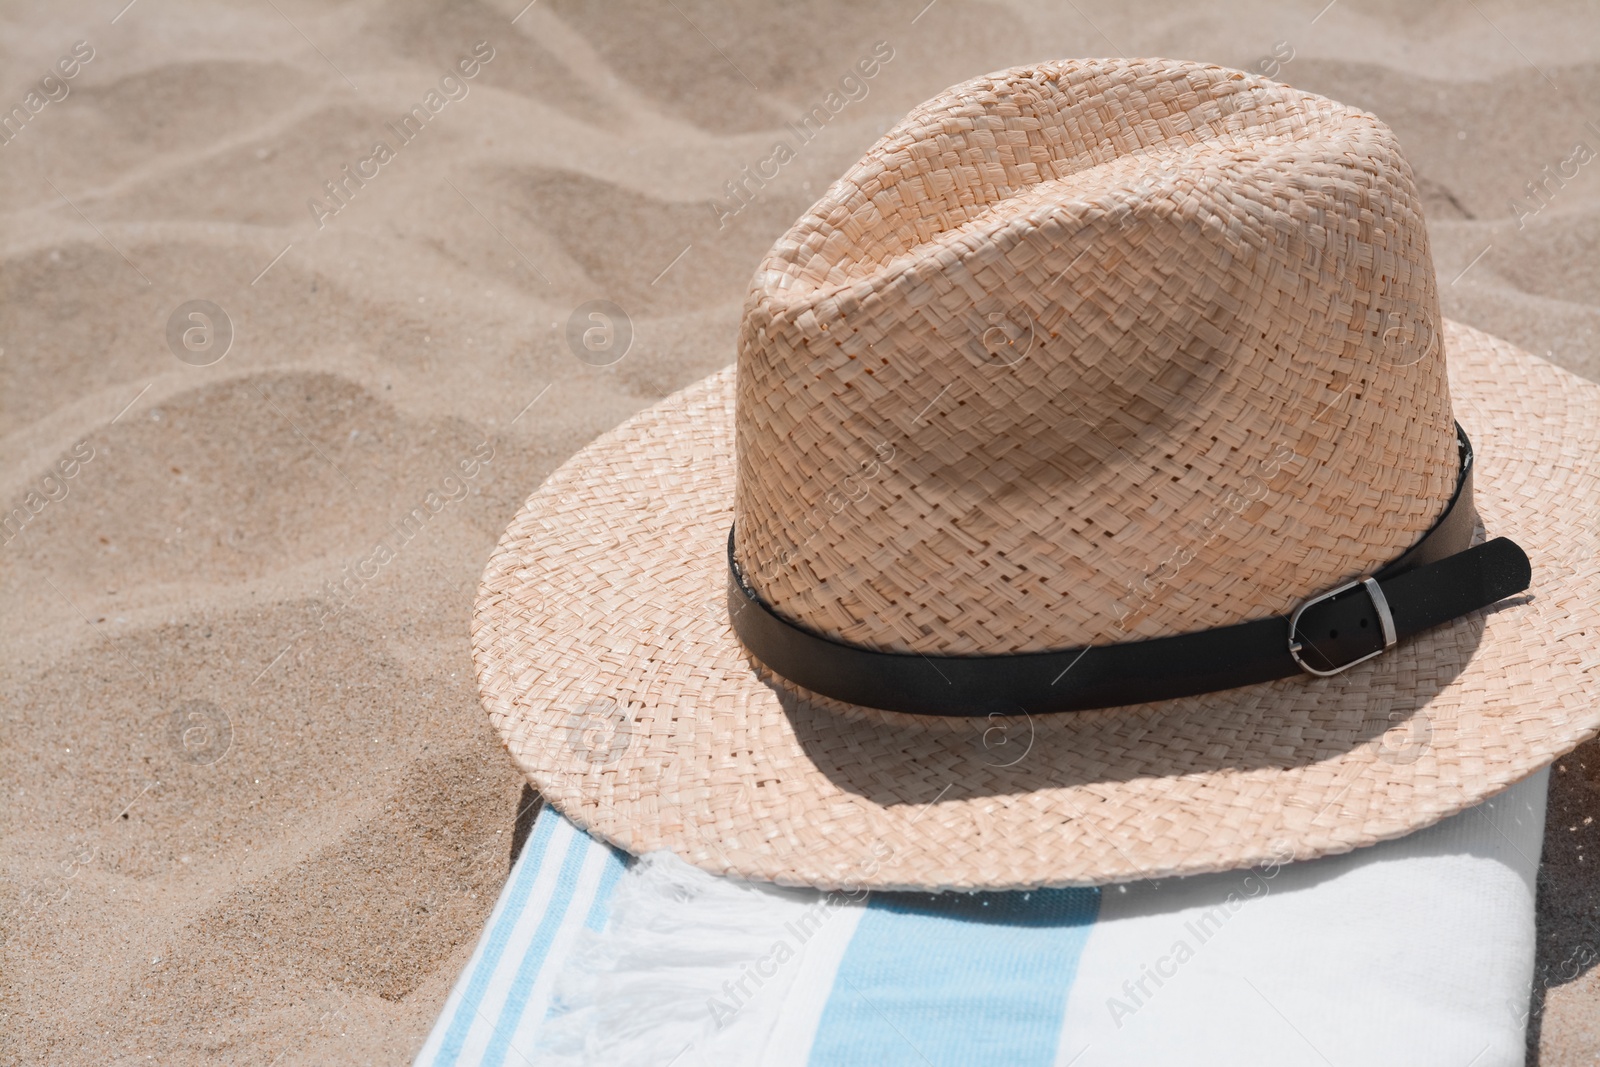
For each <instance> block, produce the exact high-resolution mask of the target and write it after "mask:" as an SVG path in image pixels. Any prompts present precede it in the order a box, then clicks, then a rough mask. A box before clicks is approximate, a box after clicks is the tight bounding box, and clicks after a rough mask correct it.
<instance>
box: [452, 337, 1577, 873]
mask: <svg viewBox="0 0 1600 1067" xmlns="http://www.w3.org/2000/svg"><path fill="white" fill-rule="evenodd" d="M1444 342H1445V348H1446V350H1447V351H1448V353H1449V361H1450V368H1451V375H1452V386H1453V390H1454V395H1455V407H1456V413H1457V415H1458V416H1459V418H1460V419H1461V422H1462V424H1463V425H1464V426H1465V427H1466V430H1467V432H1468V433H1469V434H1470V435H1471V437H1472V441H1473V445H1474V447H1475V448H1476V450H1477V454H1478V461H1477V462H1478V468H1477V474H1476V499H1477V501H1478V510H1479V512H1480V514H1481V515H1482V516H1483V521H1484V524H1485V526H1486V527H1487V528H1488V529H1489V530H1492V531H1493V532H1494V533H1495V534H1496V535H1506V536H1509V537H1512V538H1514V539H1515V540H1516V541H1517V542H1518V543H1519V544H1521V545H1522V546H1523V548H1524V549H1526V551H1527V553H1528V555H1529V557H1530V559H1531V560H1532V562H1533V586H1532V588H1531V590H1530V593H1531V599H1528V598H1515V599H1513V600H1510V601H1507V602H1506V603H1505V604H1504V605H1499V606H1497V608H1496V609H1495V610H1492V611H1490V612H1488V613H1478V614H1474V615H1472V616H1468V617H1466V618H1463V619H1460V620H1457V621H1456V622H1455V623H1453V624H1450V625H1447V626H1443V627H1440V628H1438V629H1436V630H1432V631H1429V632H1427V633H1425V634H1422V635H1419V636H1418V637H1416V638H1413V639H1411V640H1408V641H1406V642H1404V643H1402V644H1401V645H1400V646H1399V647H1398V648H1396V649H1395V650H1394V651H1393V652H1392V653H1390V654H1388V655H1385V656H1380V657H1379V658H1378V659H1376V660H1373V661H1371V662H1369V663H1365V664H1362V665H1360V666H1358V667H1355V668H1353V669H1351V670H1349V671H1347V672H1345V673H1344V674H1342V675H1340V676H1338V677H1337V678H1334V679H1329V680H1322V679H1311V678H1290V679H1286V680H1284V681H1281V682H1271V683H1268V684H1265V685H1259V686H1251V687H1249V688H1245V689H1236V690H1232V691H1229V692H1225V693H1215V694H1210V695H1208V696H1203V697H1192V698H1187V699H1183V700H1174V701H1169V702H1165V703H1161V704H1152V705H1143V706H1134V707H1128V708H1118V709H1113V710H1107V711H1088V712H1076V713H1072V714H1066V715H1053V716H1038V717H1035V718H1034V719H1032V720H1031V721H1030V720H1027V719H1020V718H1019V719H994V720H982V719H978V720H965V719H940V718H934V717H927V716H913V715H900V714H894V713H889V712H879V711H873V710H869V709H863V708H854V707H848V706H844V705H841V704H838V703H836V702H834V701H830V700H827V699H823V698H820V697H816V696H812V695H809V694H806V693H803V692H801V691H798V690H796V689H795V688H794V687H792V686H790V685H788V684H787V683H785V682H784V681H783V680H782V679H780V678H777V677H774V676H773V675H771V674H770V673H768V672H766V671H764V670H762V669H761V668H760V667H759V666H758V665H756V664H754V663H753V662H752V661H751V660H750V658H749V657H748V656H747V655H746V654H745V652H744V651H743V649H742V647H741V646H740V645H739V642H738V640H737V639H736V638H735V637H734V635H733V632H732V630H731V629H730V628H729V626H728V622H727V609H726V606H725V594H726V581H727V563H726V544H727V535H728V523H729V522H730V521H731V520H732V518H733V492H734V463H733V454H732V448H733V437H734V375H733V372H732V370H731V369H730V370H727V371H723V372H720V373H718V374H716V375H714V376H713V377H711V378H709V379H707V380H706V381H704V382H702V383H700V384H699V385H696V386H694V387H692V388H690V389H688V390H686V391H684V392H683V393H679V394H677V395H676V396H673V397H671V398H669V399H668V400H666V401H664V402H663V403H661V404H660V405H658V406H656V407H654V408H652V409H650V410H649V411H646V412H644V413H642V414H641V415H639V416H637V417H635V418H634V419H632V420H630V421H629V422H627V423H625V424H624V425H623V426H621V427H619V428H618V429H617V430H614V431H612V432H611V433H609V434H607V435H605V436H604V437H602V438H600V439H599V440H597V441H596V442H595V443H594V444H593V445H591V446H590V447H589V448H587V449H585V450H584V451H583V452H581V453H579V454H578V455H577V456H575V457H574V458H573V459H572V460H570V461H569V462H568V463H566V464H565V465H564V466H562V467H561V468H560V469H559V470H558V471H557V472H556V473H555V474H553V475H552V476H551V477H550V479H549V481H548V482H546V484H545V485H544V486H543V487H542V488H540V489H539V491H538V492H536V493H535V494H534V495H533V496H532V497H531V498H530V499H529V501H528V503H527V505H526V506H525V507H524V508H523V509H522V511H521V512H520V513H519V514H518V515H517V517H516V520H515V521H514V522H513V523H512V524H511V526H510V528H509V529H508V530H507V531H506V534H505V537H504V538H503V539H502V540H501V543H500V546H499V548H498V549H497V551H496V552H495V554H494V556H493V558H492V559H491V561H490V563H489V567H488V570H487V572H486V573H485V575H484V580H483V585H482V588H481V590H480V592H479V597H478V604H477V611H476V618H475V626H474V628H475V635H474V658H475V660H476V662H477V668H478V680H479V691H480V694H481V696H482V699H483V703H484V706H485V708H486V709H487V710H488V712H489V716H490V719H491V720H492V721H493V723H494V725H495V727H496V729H497V730H498V731H499V732H500V735H501V737H502V738H504V740H505V742H506V745H507V747H508V748H509V750H510V752H511V754H512V756H513V757H514V758H515V759H516V761H517V763H518V764H519V765H520V766H521V767H522V769H523V770H524V772H526V774H527V775H528V777H529V779H530V781H531V782H532V783H533V785H534V786H535V787H536V788H537V789H538V790H539V791H540V792H541V793H543V794H544V796H545V797H546V798H547V799H548V800H549V801H550V802H551V803H553V804H554V805H555V806H556V807H557V808H559V809H560V810H561V811H562V812H563V813H564V814H565V815H566V816H567V817H568V818H570V819H572V820H573V821H574V822H575V823H577V825H579V826H581V827H583V828H584V829H586V830H588V831H590V832H591V833H594V834H596V835H597V836H599V837H601V838H603V839H605V840H607V841H610V842H612V843H613V844H616V845H618V846H620V847H621V848H624V849H627V850H628V851H629V852H632V853H635V854H639V853H644V852H649V851H652V850H654V849H661V848H666V849H671V850H672V851H674V852H676V853H677V854H678V855H680V856H682V857H683V858H684V859H685V860H687V861H689V862H690V863H693V864H695V865H696V866H699V867H702V868H704V869H706V870H709V871H714V872H718V873H725V874H730V875H738V876H743V877H748V878H756V879H763V880H767V881H774V882H779V883H783V884H790V885H814V886H819V887H823V888H841V887H850V886H871V887H877V888H900V889H911V888H972V889H976V888H990V889H1004V888H1013V889H1014V888H1024V887H1033V886H1045V885H1082V884H1096V883H1105V882H1114V881H1124V880H1129V879H1136V878H1149V877H1159V876H1163V875H1170V874H1195V873H1200V872H1203V871H1216V870H1228V869H1232V868H1236V867H1244V866H1250V865H1253V864H1256V863H1261V862H1267V861H1269V860H1271V859H1273V858H1275V857H1276V858H1279V859H1281V858H1282V857H1283V856H1284V855H1285V854H1292V855H1293V856H1294V857H1296V858H1298V859H1308V858H1311V857H1313V856H1318V855H1323V854H1327V853H1333V852H1342V851H1345V850H1348V849H1351V848H1355V847H1358V846H1361V845H1367V844H1371V843H1373V842H1376V841H1380V840H1384V839H1386V838H1390V837H1397V836H1399V835H1401V834H1404V833H1407V832H1409V831H1411V830H1415V829H1418V828H1420V827H1422V826H1426V825H1428V824H1430V823H1433V822H1435V821H1437V820H1438V819H1441V818H1444V817H1445V816H1447V815H1451V814H1453V813H1455V812H1457V811H1459V810H1461V809H1463V808H1465V807H1468V806H1470V805H1472V804H1475V803H1477V802H1478V801H1480V800H1482V799H1484V798H1485V797H1488V796H1490V795H1492V794H1494V793H1495V792H1497V791H1499V790H1500V789H1502V788H1504V787H1505V786H1507V785H1509V784H1511V783H1512V782H1514V781H1516V780H1518V779H1519V778H1522V777H1523V776H1525V775H1527V774H1529V773H1531V772H1533V771H1534V770H1536V769H1538V768H1539V767H1541V766H1544V765H1545V764H1547V763H1549V762H1550V761H1551V760H1552V759H1554V758H1555V757H1556V756H1557V755H1560V754H1561V753H1564V752H1566V751H1568V750H1570V749H1572V748H1574V747H1575V746H1577V745H1578V744H1580V743H1581V742H1583V741H1584V740H1586V739H1588V738H1589V737H1591V736H1593V735H1594V733H1595V732H1596V730H1597V728H1600V703H1597V702H1596V700H1595V699H1594V696H1593V692H1594V688H1595V682H1596V679H1597V676H1600V651H1597V647H1596V646H1597V643H1600V642H1597V640H1596V635H1597V634H1600V476H1597V473H1596V459H1595V457H1596V456H1600V386H1596V385H1593V384H1591V383H1589V382H1585V381H1583V380H1581V379H1579V378H1576V377H1574V376H1572V375H1570V374H1568V373H1566V372H1565V371H1562V370H1560V369H1558V368H1556V367H1554V366H1552V365H1550V364H1548V363H1546V362H1544V361H1542V360H1540V359H1537V358H1536V357H1533V356H1530V355H1527V354H1526V353H1523V352H1520V351H1518V350H1516V349H1514V348H1512V347H1511V346H1510V345H1507V344H1505V343H1504V342H1501V341H1497V340H1494V339H1493V338H1490V337H1489V336H1487V335H1485V334H1482V333H1478V332H1476V331H1473V330H1470V329H1467V328H1465V327H1460V326H1456V325H1455V324H1451V323H1447V324H1446V330H1445V335H1444ZM1302 592H1307V593H1309V592H1311V590H1302Z"/></svg>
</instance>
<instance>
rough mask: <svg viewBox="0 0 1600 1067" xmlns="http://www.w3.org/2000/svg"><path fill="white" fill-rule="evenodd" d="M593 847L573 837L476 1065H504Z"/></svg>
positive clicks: (587, 841)
mask: <svg viewBox="0 0 1600 1067" xmlns="http://www.w3.org/2000/svg"><path fill="white" fill-rule="evenodd" d="M593 847H595V845H594V844H593V843H592V841H591V840H590V839H589V838H588V837H586V836H585V835H583V834H578V835H576V837H575V838H574V839H573V842H572V844H571V845H570V846H568V848H567V857H566V859H565V860H563V861H562V863H561V873H560V874H559V875H557V876H556V891H555V894H554V895H553V896H551V898H550V906H549V907H548V908H546V909H545V913H544V914H543V915H542V916H540V918H539V928H538V929H537V930H536V931H534V935H533V940H532V941H531V942H530V943H529V945H528V947H527V949H526V950H524V952H523V955H522V961H521V963H520V964H519V965H518V966H517V974H516V977H515V978H513V979H512V980H511V990H510V992H508V993H507V994H506V1002H505V1006H504V1007H503V1008H501V1009H500V1017H499V1018H498V1019H496V1020H495V1024H494V1033H493V1034H491V1035H490V1037H489V1047H488V1048H486V1049H484V1051H483V1059H482V1060H480V1061H479V1062H480V1063H481V1064H482V1065H483V1067H500V1065H501V1064H503V1063H504V1062H505V1058H506V1049H507V1048H509V1047H510V1045H511V1035H512V1034H514V1033H516V1030H517V1024H518V1023H519V1022H521V1021H522V1011H523V1009H524V1008H526V1007H527V1006H528V994H529V993H530V992H532V990H533V981H534V979H535V978H537V977H538V976H539V969H540V968H541V967H543V966H544V958H545V954H546V953H548V952H549V951H550V942H552V941H554V940H555V937H556V931H557V930H559V929H561V922H562V920H563V919H565V918H566V917H567V905H568V904H569V903H571V901H572V894H573V893H574V892H575V891H576V890H577V888H578V872H579V871H581V870H582V869H583V861H584V859H585V858H586V857H587V856H588V853H589V849H590V848H593Z"/></svg>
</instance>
